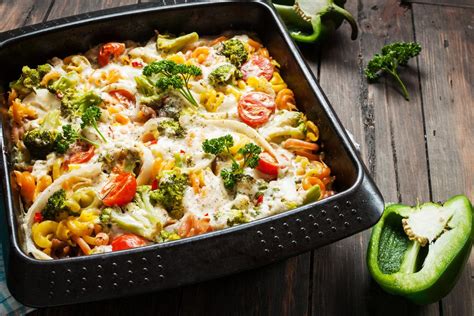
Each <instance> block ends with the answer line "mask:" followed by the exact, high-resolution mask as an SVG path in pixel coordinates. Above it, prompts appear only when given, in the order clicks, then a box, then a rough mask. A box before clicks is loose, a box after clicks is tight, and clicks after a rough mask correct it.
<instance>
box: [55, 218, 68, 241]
mask: <svg viewBox="0 0 474 316" xmlns="http://www.w3.org/2000/svg"><path fill="white" fill-rule="evenodd" d="M66 223H67V220H62V221H60V222H59V224H58V227H57V228H56V237H58V238H59V239H60V240H62V241H68V240H69V239H70V238H71V230H70V229H69V228H67V224H66Z"/></svg>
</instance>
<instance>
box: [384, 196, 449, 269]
mask: <svg viewBox="0 0 474 316" xmlns="http://www.w3.org/2000/svg"><path fill="white" fill-rule="evenodd" d="M452 215H453V212H452V210H450V209H447V208H443V207H441V206H438V205H435V204H432V205H424V206H423V207H421V208H419V209H418V210H416V211H414V212H413V213H411V214H410V215H409V216H408V217H403V216H401V215H399V214H391V215H390V216H388V217H387V218H386V219H385V225H384V227H383V229H382V232H381V236H380V242H379V253H378V264H379V267H380V270H381V271H382V272H383V273H385V274H392V273H396V272H400V273H415V272H418V271H420V270H421V269H422V267H423V262H424V260H425V258H426V256H427V254H428V251H429V247H425V246H426V245H428V244H430V243H433V242H435V241H436V239H437V238H439V237H440V236H441V235H442V234H443V233H444V232H445V231H447V230H449V229H450V228H449V226H448V225H449V220H450V219H451V217H452Z"/></svg>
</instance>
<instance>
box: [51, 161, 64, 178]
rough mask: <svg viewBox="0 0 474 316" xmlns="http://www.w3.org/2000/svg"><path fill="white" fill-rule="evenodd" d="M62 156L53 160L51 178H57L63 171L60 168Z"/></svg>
mask: <svg viewBox="0 0 474 316" xmlns="http://www.w3.org/2000/svg"><path fill="white" fill-rule="evenodd" d="M63 160H64V159H63V158H56V159H55V160H54V162H53V180H56V179H57V178H59V177H60V176H61V175H62V173H63V171H62V169H61V165H62V164H63Z"/></svg>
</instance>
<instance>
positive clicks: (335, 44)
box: [0, 0, 474, 316]
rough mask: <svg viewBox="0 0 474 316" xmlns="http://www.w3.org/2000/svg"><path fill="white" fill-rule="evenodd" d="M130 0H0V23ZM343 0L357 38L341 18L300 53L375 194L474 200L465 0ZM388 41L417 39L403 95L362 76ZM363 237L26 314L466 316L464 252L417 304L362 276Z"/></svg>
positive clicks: (469, 21)
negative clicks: (445, 280)
mask: <svg viewBox="0 0 474 316" xmlns="http://www.w3.org/2000/svg"><path fill="white" fill-rule="evenodd" d="M181 1H182V2H184V1H183V0H181ZM181 1H180V0H178V1H177V2H181ZM136 2H137V1H136V0H116V1H112V0H106V1H99V0H89V1H87V0H81V1H79V0H69V1H67V0H64V1H62V0H44V1H33V0H21V1H20V0H3V1H0V13H1V14H0V16H2V17H3V18H2V24H1V26H0V30H1V31H6V30H9V29H13V28H17V27H20V26H24V25H28V24H34V23H39V22H42V21H47V20H52V19H57V18H61V17H64V16H70V15H75V14H79V13H85V12H90V11H96V10H100V9H105V8H111V7H117V6H122V5H127V4H135V3H136ZM139 2H140V1H139ZM142 2H144V1H142ZM348 2H349V3H348V5H347V6H346V7H347V8H348V9H349V10H350V11H351V12H352V13H353V14H354V16H355V17H356V18H357V19H358V23H359V27H360V35H359V37H358V39H357V40H356V41H351V40H350V39H349V27H348V25H347V24H345V25H343V26H342V27H341V29H340V30H339V31H338V32H337V34H335V35H334V37H333V38H331V40H329V41H328V42H327V43H326V44H324V45H323V46H321V47H319V48H318V47H316V46H307V47H302V51H303V54H304V56H305V57H306V60H307V61H308V63H309V65H310V66H311V68H312V70H313V71H314V73H315V74H316V75H317V77H318V78H319V82H320V84H321V86H322V87H323V89H324V91H325V92H326V94H327V96H328V98H329V100H330V101H331V103H332V105H333V107H334V108H335V110H336V112H337V113H338V115H339V118H340V119H341V121H342V122H343V124H344V126H345V127H346V128H347V129H349V130H350V131H352V133H353V134H354V136H355V139H356V140H357V142H359V143H360V144H361V154H362V156H363V159H364V161H365V163H366V164H367V166H368V167H369V170H370V172H371V174H372V176H373V177H374V179H375V181H376V183H377V185H378V187H379V188H380V190H381V191H382V193H383V195H384V197H385V200H386V201H393V202H404V203H411V204H415V203H416V202H417V201H418V200H420V201H427V200H434V201H438V200H440V201H443V200H445V199H446V198H448V197H450V196H451V195H454V194H457V193H465V194H467V195H468V196H469V197H470V199H471V200H474V158H473V157H474V155H473V154H472V153H473V148H474V129H473V125H472V122H473V121H474V102H473V82H474V71H473V70H474V69H473V66H472V60H473V59H474V41H473V39H474V1H473V0H442V1H441V0H411V1H410V2H414V3H412V4H405V5H400V3H399V1H396V0H360V1H348ZM356 2H358V3H356ZM436 3H437V4H436ZM440 3H441V4H440ZM160 4H161V5H163V4H173V1H171V0H165V1H164V3H163V1H161V2H160ZM397 40H405V41H413V40H416V41H418V42H419V43H420V44H421V45H422V47H423V51H422V53H421V55H420V56H419V58H418V59H416V60H415V61H412V62H410V67H409V68H408V69H406V70H405V71H403V73H402V78H403V79H404V80H406V82H407V83H408V89H409V91H410V93H411V100H410V102H407V101H405V100H404V99H403V97H402V96H401V95H400V93H399V91H398V90H397V87H396V86H395V85H394V83H393V81H391V80H387V81H385V80H381V81H380V83H379V84H373V85H368V84H367V81H366V80H365V79H364V77H363V75H362V73H363V67H365V65H366V64H367V62H368V60H369V59H370V57H371V56H372V55H373V54H374V53H375V52H377V51H378V50H379V49H380V48H381V47H382V46H383V45H384V44H386V43H389V42H392V41H397ZM3 62H5V61H3ZM290 86H291V83H290ZM368 239H369V231H365V232H363V233H360V234H357V235H355V236H353V237H350V238H347V239H345V240H342V241H339V242H337V243H334V244H332V245H329V246H327V247H324V248H321V249H317V250H314V251H311V252H307V253H304V254H302V255H300V256H297V257H294V258H290V259H287V260H285V261H282V262H279V263H275V264H272V265H270V266H266V267H264V268H261V269H258V270H253V271H248V272H244V273H240V274H237V275H233V276H230V277H226V278H222V279H218V280H214V281H209V282H205V283H200V284H196V285H191V286H186V287H182V288H178V289H173V290H168V291H163V292H157V293H150V294H146V295H141V296H135V297H129V298H123V299H117V300H110V301H102V302H96V303H89V304H80V305H73V306H64V307H57V308H49V309H41V310H37V311H35V312H34V314H37V315H60V314H77V315H84V314H91V313H93V312H94V313H100V314H103V315H104V314H105V315H107V314H110V315H116V314H124V315H127V314H137V315H138V314H156V315H176V314H184V315H188V314H192V315H194V314H196V315H229V314H239V315H254V314H265V315H279V314H285V315H308V314H315V315H361V314H362V315H365V314H373V315H382V314H383V315H388V314H394V315H411V314H423V315H455V316H460V315H474V309H473V302H474V282H473V280H474V255H471V257H470V261H469V263H468V265H467V267H466V268H465V270H464V273H463V274H462V277H461V279H460V280H459V282H458V284H457V285H456V287H455V288H454V290H453V291H452V292H451V294H450V295H448V296H447V297H446V298H445V299H443V300H442V301H440V302H439V303H435V304H431V305H428V306H424V307H420V306H415V305H413V304H411V303H409V302H407V301H405V300H403V299H401V298H398V297H394V296H390V295H387V294H385V293H384V292H383V291H382V290H381V289H380V288H379V287H378V286H377V285H376V284H375V283H374V281H372V280H371V278H370V276H369V274H368V271H367V268H366V263H365V256H366V248H367V243H368ZM32 286H34V285H32Z"/></svg>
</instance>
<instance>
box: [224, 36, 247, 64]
mask: <svg viewBox="0 0 474 316" xmlns="http://www.w3.org/2000/svg"><path fill="white" fill-rule="evenodd" d="M219 53H220V54H221V55H224V56H225V57H227V59H229V61H230V63H231V64H232V65H234V66H235V67H237V68H240V66H242V64H243V63H245V62H246V61H247V59H248V56H249V54H248V52H247V50H246V49H245V46H244V43H242V41H240V40H238V39H236V38H233V39H230V40H228V41H225V42H222V47H221V49H220V51H219Z"/></svg>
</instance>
